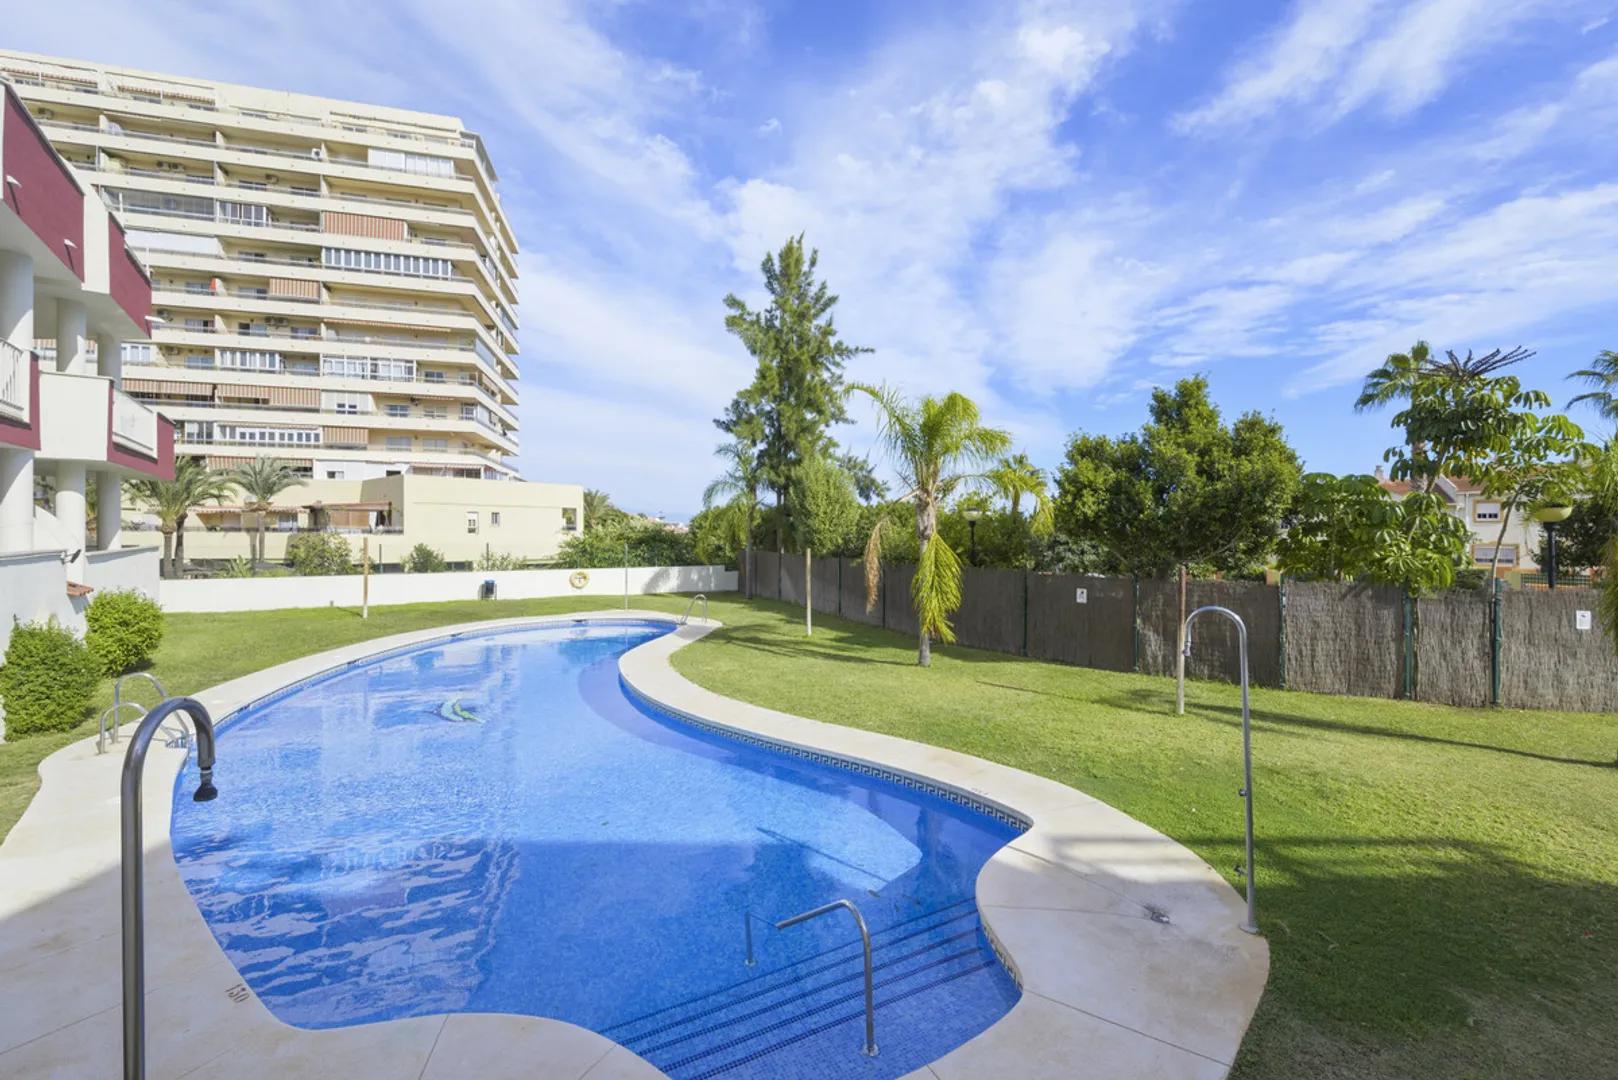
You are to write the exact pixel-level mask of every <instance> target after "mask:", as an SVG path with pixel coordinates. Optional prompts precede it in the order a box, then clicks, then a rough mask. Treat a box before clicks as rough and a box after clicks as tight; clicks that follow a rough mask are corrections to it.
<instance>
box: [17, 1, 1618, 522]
mask: <svg viewBox="0 0 1618 1080" xmlns="http://www.w3.org/2000/svg"><path fill="white" fill-rule="evenodd" d="M377 10H380V9H376V8H373V7H372V6H371V5H362V4H354V3H348V2H344V0H332V2H323V3H320V4H305V3H286V4H280V5H263V4H237V3H220V4H214V5H208V6H207V7H206V8H204V7H203V6H201V5H195V4H191V3H186V2H181V0H146V2H144V3H141V4H134V3H106V4H101V3H58V4H54V5H45V4H30V5H26V6H25V7H23V8H22V9H21V10H20V11H18V12H14V13H12V14H11V15H9V16H8V26H7V30H8V34H7V38H8V44H9V45H12V46H14V47H16V48H22V49H29V50H35V51H40V52H51V53H59V54H63V55H70V56H81V57H86V58H91V59H101V60H108V61H117V62H121V63H127V64H133V65H137V66H143V67H147V68H151V69H153V70H159V71H172V72H175V73H185V74H194V75H199V76H207V77H212V78H219V79H227V80H232V81H237V82H245V83H250V84H255V85H264V86H272V87H276V88H284V89H289V90H300V91H305V92H310V93H318V94H325V95H331V96H338V97H353V98H358V99H364V100H373V101H378V102H383V103H387V104H394V105H401V106H406V107H412V108H420V109H428V110H433V111H440V112H449V113H454V114H456V115H459V116H461V117H462V118H463V119H464V120H465V121H466V123H467V124H468V126H470V127H471V128H473V129H474V130H477V131H479V132H480V133H482V134H483V135H484V137H485V139H486V140H487V141H488V144H489V146H490V149H491V153H492V155H493V158H494V161H495V164H496V167H497V168H498V169H499V171H500V174H501V186H502V193H503V199H504V203H505V206H506V208H507V210H508V212H509V213H510V214H511V215H512V218H513V220H514V223H515V226H516V229H517V233H518V237H519V240H520V242H521V244H522V249H523V250H522V270H523V275H522V280H521V290H522V298H523V304H522V308H521V311H520V316H521V319H522V323H523V328H524V329H523V335H522V344H523V355H522V365H523V378H522V384H521V390H522V395H523V404H522V407H521V419H522V421H523V427H522V431H521V441H522V447H523V452H522V456H521V464H522V466H523V470H524V473H525V475H527V476H529V477H530V478H532V479H547V480H549V479H554V480H576V481H579V482H583V483H585V484H587V485H589V486H592V487H601V488H605V489H607V490H608V491H610V492H611V493H613V495H614V496H615V497H616V498H617V499H618V500H619V501H620V502H621V503H622V504H624V505H627V506H629V507H632V508H634V509H639V510H643V511H648V512H656V511H662V512H665V513H669V514H673V515H685V514H688V513H690V512H691V511H692V510H694V509H695V508H696V507H697V505H698V499H699V493H700V491H701V489H702V487H703V485H704V484H705V482H706V481H707V480H708V479H709V478H710V477H711V475H712V472H713V465H712V461H711V458H710V454H711V451H712V448H713V445H714V443H715V442H716V440H717V437H718V432H716V431H715V430H714V429H713V427H712V425H711V424H710V423H709V420H710V418H711V417H713V416H714V415H716V414H717V413H718V412H719V411H720V410H721V409H722V408H723V406H724V404H725V402H726V401H727V400H728V399H729V398H730V396H731V394H732V393H733V392H734V390H735V389H736V388H737V387H739V386H741V385H742V384H743V383H744V382H746V381H747V379H748V378H749V376H750V372H751V362H750V361H749V359H748V357H747V356H746V355H745V354H744V353H743V351H742V350H741V348H740V347H739V345H738V344H737V343H735V342H734V341H733V340H732V339H730V338H728V337H727V335H726V334H725V333H724V330H723V325H722V308H721V305H720V299H721V297H722V296H723V295H724V294H725V293H726V292H727V291H732V290H734V291H737V292H738V293H741V294H742V295H744V296H748V297H756V295H757V293H758V289H759V286H758V274H757V266H758V262H759V260H760V258H761V257H762V256H763V254H764V252H765V251H766V250H768V249H772V248H774V247H776V246H778V245H779V244H780V242H781V241H782V239H784V238H785V237H786V236H787V235H789V234H792V233H796V232H799V231H804V232H806V233H807V237H808V240H809V242H810V243H811V244H813V245H815V246H817V247H818V248H819V249H820V252H821V265H822V268H823V270H824V272H825V274H826V276H827V277H828V278H829V280H830V281H831V283H832V285H833V287H834V288H835V289H836V290H837V291H838V292H840V293H841V294H842V297H843V303H842V306H841V308H840V309H839V322H840V325H841V327H842V329H843V331H844V336H845V338H846V339H847V340H848V341H850V342H852V343H857V344H861V345H868V346H871V347H873V348H874V349H875V350H876V351H875V352H874V353H873V354H872V355H870V356H865V357H861V358H860V359H859V360H858V361H857V362H856V363H855V365H854V367H853V369H852V370H851V374H853V375H856V376H858V377H859V378H861V379H865V380H871V381H887V382H890V383H895V384H898V385H900V386H902V387H904V388H905V389H907V390H910V391H916V392H921V391H931V392H938V391H942V390H948V389H958V390H962V391H964V392H966V393H969V394H971V395H973V396H975V397H976V398H977V399H978V400H979V401H980V403H981V404H982V405H983V406H984V408H985V411H986V412H987V414H988V416H989V417H990V419H991V420H992V421H994V422H996V423H998V424H1000V425H1002V426H1004V427H1007V428H1009V429H1010V430H1011V432H1012V433H1013V435H1014V436H1015V438H1016V439H1017V441H1018V442H1019V443H1021V444H1022V445H1023V446H1024V447H1025V448H1026V449H1027V450H1028V451H1029V453H1030V454H1031V455H1032V456H1033V457H1034V458H1035V460H1036V461H1038V462H1040V463H1041V464H1043V465H1045V466H1046V467H1053V466H1054V465H1056V464H1057V463H1058V462H1059V460H1060V457H1061V453H1062V447H1063V444H1064V441H1065V439H1066V437H1067V436H1068V435H1069V434H1070V433H1072V432H1074V431H1076V430H1081V429H1082V430H1088V431H1099V432H1105V433H1117V432H1122V431H1126V430H1131V429H1133V428H1135V427H1137V426H1138V425H1139V424H1140V422H1141V420H1142V418H1143V416H1144V407H1145V399H1146V395H1147V394H1148V393H1149V391H1150V388H1151V387H1152V386H1153V385H1158V384H1164V383H1169V382H1172V381H1173V380H1174V379H1176V378H1179V377H1181V376H1183V375H1186V374H1190V373H1194V372H1202V373H1205V374H1207V375H1208V376H1209V378H1210V379H1211V380H1212V385H1213V390H1214V394H1215V397H1216V399H1217V400H1218V401H1219V403H1220V405H1221V406H1222V407H1223V408H1224V409H1225V410H1226V411H1227V412H1228V413H1232V414H1233V413H1236V412H1240V411H1243V410H1247V409H1258V410H1261V411H1264V412H1266V413H1273V414H1274V415H1275V416H1276V417H1278V418H1279V419H1280V420H1281V421H1282V422H1283V423H1284V424H1285V426H1286V428H1287V431H1288V434H1289V436H1290V438H1291V440H1292V442H1293V444H1294V445H1295V446H1296V447H1297V448H1298V450H1299V451H1300V452H1301V453H1302V455H1303V456H1304V458H1305V459H1306V461H1307V463H1308V464H1309V466H1310V467H1313V468H1321V469H1330V470H1333V471H1339V472H1341V471H1368V470H1369V469H1370V468H1371V467H1372V466H1373V465H1375V464H1376V463H1377V461H1378V460H1379V459H1380V454H1381V451H1382V450H1383V449H1384V448H1385V447H1386V446H1387V445H1388V443H1389V442H1390V433H1389V431H1388V428H1387V418H1386V416H1374V415H1373V416H1355V415H1354V414H1353V412H1352V409H1351V407H1350V406H1351V402H1352V399H1353V396H1354V393H1355V389H1356V387H1357V384H1358V380H1359V377H1360V376H1361V375H1362V374H1363V373H1364V372H1365V371H1366V370H1367V369H1369V368H1371V367H1373V366H1375V365H1376V363H1378V362H1379V361H1380V359H1381V357H1382V356H1383V355H1385V354H1386V353H1388V352H1390V351H1396V350H1402V349H1404V348H1405V347H1407V346H1408V345H1410V344H1411V343H1412V342H1413V341H1414V340H1415V339H1416V338H1418V337H1425V338H1427V339H1429V340H1431V341H1432V342H1433V344H1434V345H1435V346H1438V347H1441V348H1443V347H1449V348H1455V349H1458V350H1462V351H1464V350H1465V349H1467V348H1473V349H1476V350H1478V351H1479V352H1482V351H1486V350H1488V349H1490V348H1493V347H1495V346H1497V345H1499V346H1505V347H1510V346H1512V345H1517V344H1523V345H1527V346H1529V347H1531V348H1536V349H1538V350H1539V356H1538V357H1537V358H1536V359H1535V360H1534V361H1532V362H1531V363H1530V364H1528V365H1525V367H1524V369H1523V374H1524V375H1525V377H1526V378H1527V379H1528V380H1529V381H1530V382H1532V383H1535V384H1537V385H1540V386H1543V387H1545V388H1547V389H1549V390H1551V391H1552V393H1553V394H1555V395H1556V396H1557V397H1558V399H1559V401H1562V400H1565V399H1566V397H1567V396H1569V395H1570V394H1571V392H1572V391H1571V388H1570V387H1569V386H1568V385H1567V384H1565V383H1564V382H1563V381H1562V380H1563V376H1564V375H1565V374H1566V373H1567V372H1568V371H1571V370H1573V369H1574V368H1576V367H1580V366H1583V365H1584V364H1586V363H1587V362H1588V361H1589V360H1590V358H1591V357H1592V356H1593V355H1594V353H1596V352H1597V351H1598V350H1600V349H1603V348H1618V17H1615V16H1618V10H1615V4H1614V3H1613V2H1612V0H1601V2H1596V0H1554V2H1535V0H1516V2H1506V0H1496V2H1488V0H1296V2H1293V3H1278V4H1259V3H1225V2H1220V3H1205V4H1200V5H1198V4H1190V3H1170V2H1141V3H1109V2H1106V0H1092V2H1089V3H1082V4H1064V3H1058V2H1046V3H1025V4H1018V3H1013V2H990V3H983V4H971V3H949V4H944V3H922V2H915V0H912V2H904V3H898V2H867V3H830V2H826V0H820V2H815V3H802V4H788V3H770V4H765V3H748V2H743V0H734V2H733V0H697V2H694V3H690V4H676V3H652V2H644V3H636V2H627V0H625V2H597V3H568V2H566V0H550V2H543V3H533V2H519V0H510V2H504V3H500V2H491V3H479V2H471V3H456V4H442V3H433V2H429V0H420V2H406V3H397V4H394V5H391V6H390V10H391V11H393V12H396V13H397V14H395V15H394V16H393V17H392V18H391V20H379V19H378V18H377V16H376V14H375V11H377ZM873 434H874V433H873V430H872V428H871V425H870V423H869V417H868V416H862V419H861V422H859V423H857V424H855V425H853V426H851V427H849V428H846V429H843V430H842V431H841V432H839V437H840V438H841V439H842V441H843V442H844V443H845V444H847V445H849V446H851V447H852V448H854V449H855V450H856V451H864V450H866V449H867V448H869V447H870V446H871V445H872V442H873Z"/></svg>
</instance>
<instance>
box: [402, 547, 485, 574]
mask: <svg viewBox="0 0 1618 1080" xmlns="http://www.w3.org/2000/svg"><path fill="white" fill-rule="evenodd" d="M403 562H404V571H405V573H407V574H438V573H442V572H443V571H445V570H447V569H448V568H449V563H447V562H445V561H444V553H443V552H441V551H439V550H438V549H437V548H434V547H429V546H428V545H426V544H417V545H416V546H415V547H413V548H411V549H410V550H409V551H407V552H406V553H405V557H404V560H403ZM479 569H484V570H490V569H494V568H493V567H479Z"/></svg>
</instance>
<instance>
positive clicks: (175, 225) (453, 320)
mask: <svg viewBox="0 0 1618 1080" xmlns="http://www.w3.org/2000/svg"><path fill="white" fill-rule="evenodd" d="M0 76H3V77H4V78H5V79H6V80H8V81H9V82H10V83H11V85H12V86H13V87H14V89H15V90H16V92H17V94H18V95H19V96H20V97H21V98H22V100H23V101H24V102H25V103H26V104H27V106H28V108H29V109H30V111H32V113H33V114H34V116H35V117H36V118H37V119H38V122H39V124H40V127H41V129H42V130H43V131H44V132H45V134H46V135H47V136H48V137H49V138H50V140H51V141H52V143H53V144H54V145H55V147H56V149H57V150H58V151H59V152H60V153H61V155H62V156H63V157H64V158H66V159H67V160H68V161H70V162H71V163H72V164H73V165H74V167H75V168H76V169H78V171H79V173H80V175H81V176H83V177H84V178H85V179H86V180H88V181H89V182H90V183H91V184H93V185H94V186H95V188H96V189H97V190H98V191H99V192H100V194H101V197H102V199H103V200H104V201H105V202H106V204H107V205H108V206H109V207H111V208H113V209H115V210H117V211H118V213H119V215H120V216H121V217H122V218H123V220H124V221H125V222H126V224H127V225H128V227H129V245H130V247H131V248H132V249H133V250H135V251H136V252H137V253H138V254H139V255H140V257H141V259H142V260H144V262H145V263H146V265H147V266H148V267H149V268H150V270H151V274H152V290H153V291H152V308H153V312H154V314H155V315H156V316H157V318H158V320H160V321H158V322H155V323H154V330H153V333H152V337H153V344H152V345H149V346H142V345H125V346H124V349H123V352H124V357H123V360H124V364H125V369H124V388H125V389H126V390H127V391H128V392H129V393H130V394H131V395H133V396H134V397H136V398H138V399H140V400H142V401H144V402H147V403H149V404H152V405H154V406H156V407H158V408H160V409H161V410H162V412H163V413H164V415H166V416H168V417H170V418H172V419H173V421H174V422H175V426H176V445H175V451H176V452H177V453H181V454H195V455H199V456H203V457H205V458H206V459H207V460H208V461H209V462H210V463H211V464H213V465H216V466H221V467H228V466H231V465H234V464H237V463H239V462H240V461H242V460H244V459H245V458H247V457H250V456H252V455H254V454H265V453H272V454H274V455H276V456H277V457H280V458H283V459H286V460H288V461H289V462H291V463H292V465H293V466H294V468H295V469H296V470H298V471H299V472H301V473H303V474H304V475H307V476H309V477H310V478H312V479H315V480H328V479H329V480H367V479H372V478H376V477H382V476H387V475H391V474H404V475H409V476H423V475H425V476H453V477H478V478H486V479H499V478H510V477H512V476H513V474H514V470H513V466H512V465H511V464H510V463H509V462H508V456H509V455H512V454H515V453H516V450H517V443H516V427H517V421H516V417H515V416H514V415H513V412H512V409H513V406H514V405H515V403H516V400H517V395H516V390H515V387H514V381H515V380H516V378H517V362H516V354H517V321H516V317H515V315H514V311H515V307H516V303H517V292H516V285H515V278H516V274H517V264H516V250H517V245H516V240H515V238H514V237H513V235H512V231H511V227H510V225H509V224H508V223H507V221H506V218H505V215H504V213H503V212H502V210H501V208H500V201H499V196H498V194H497V193H496V190H495V183H496V177H495V172H494V167H493V165H491V164H490V162H489V158H488V156H487V154H486V153H485V152H484V148H483V145H482V143H481V142H480V141H479V139H478V137H477V135H475V134H473V133H471V132H469V131H467V130H466V129H465V128H464V127H463V126H462V124H461V122H460V121H459V120H457V119H456V118H454V117H450V116H439V115H434V114H431V113H418V112H410V111H406V110H403V109H393V108H386V107H382V106H373V105H361V104H356V103H353V102H345V101H334V100H329V99H326V98H318V97H309V96H306V95H302V94H292V93H281V92H274V91H268V90H256V89H251V88H248V87H242V86H234V85H229V84H224V83H214V82H207V81H203V80H198V79H189V78H179V77H175V76H168V75H155V74H150V73H147V72H142V71H136V70H133V69H128V68H121V67H112V66H107V65H101V64H90V63H83V62H79V61H73V60H62V59H54V58H49V57H42V56H35V55H31V54H27V53H17V52H7V51H0ZM135 365H140V366H135Z"/></svg>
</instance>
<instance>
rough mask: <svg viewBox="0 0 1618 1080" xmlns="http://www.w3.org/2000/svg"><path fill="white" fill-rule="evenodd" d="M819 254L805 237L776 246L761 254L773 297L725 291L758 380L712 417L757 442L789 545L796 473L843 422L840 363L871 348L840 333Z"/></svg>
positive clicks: (728, 321)
mask: <svg viewBox="0 0 1618 1080" xmlns="http://www.w3.org/2000/svg"><path fill="white" fill-rule="evenodd" d="M819 261H820V253H819V252H818V251H814V250H811V251H809V252H808V253H807V254H805V252H804V246H803V236H802V235H801V234H800V235H798V236H795V237H792V238H790V239H788V240H787V242H786V243H785V244H784V245H782V247H781V250H780V252H779V253H776V254H769V255H765V256H764V262H763V264H762V267H761V269H762V272H763V275H764V287H765V290H766V292H768V293H769V298H770V300H769V304H768V305H767V306H766V307H764V308H763V309H762V310H757V311H755V310H754V309H752V308H750V307H748V305H747V304H746V303H745V302H744V301H742V300H741V299H739V298H738V297H736V296H735V295H729V296H726V297H725V308H726V309H727V310H728V311H729V314H728V315H726V316H725V329H727V330H729V331H730V332H731V333H732V334H735V335H736V337H737V338H738V339H740V341H741V342H742V344H743V345H744V346H745V347H746V348H747V351H748V353H749V354H750V355H751V356H752V357H753V359H754V360H755V361H757V365H758V366H757V369H756V371H755V372H754V376H753V381H752V383H751V384H749V385H748V386H747V387H746V388H744V389H743V390H742V391H741V392H740V393H739V394H737V395H736V397H735V399H734V400H733V401H732V402H731V403H730V405H729V407H728V408H727V409H726V410H725V414H724V415H723V416H721V417H719V418H718V419H717V420H715V421H714V423H715V424H716V425H717V426H718V427H719V429H720V430H721V431H724V432H725V433H726V434H728V435H731V436H732V437H733V438H739V439H742V440H743V441H745V442H749V443H756V444H757V445H758V447H759V467H760V469H761V471H762V475H763V478H764V483H765V485H766V487H768V488H769V490H770V491H771V492H773V493H774V495H775V505H776V515H775V519H776V520H775V540H776V547H777V549H778V550H784V549H785V546H786V537H787V520H788V518H789V517H790V515H791V510H792V507H791V483H792V474H793V472H794V470H796V469H797V467H798V465H799V464H801V463H802V462H804V461H808V460H809V459H811V458H815V457H819V456H822V455H826V454H830V453H831V451H832V449H833V447H834V445H835V443H834V442H833V440H832V438H831V436H830V434H828V431H829V429H830V427H831V425H833V424H839V423H844V422H846V421H847V419H848V415H847V412H846V409H845V406H844V393H843V366H844V364H845V363H846V362H847V361H848V360H849V359H850V358H851V357H853V356H855V355H857V354H859V353H862V352H869V351H870V350H869V349H864V348H859V347H856V346H853V345H848V344H846V343H844V342H843V340H842V339H841V338H840V337H839V336H838V334H837V327H836V324H835V322H834V320H833V318H832V310H833V309H834V308H835V307H836V306H837V296H836V294H834V293H833V292H832V291H831V290H830V289H829V288H828V287H827V285H826V283H825V282H823V281H818V280H816V277H815V270H816V267H817V266H818V264H819Z"/></svg>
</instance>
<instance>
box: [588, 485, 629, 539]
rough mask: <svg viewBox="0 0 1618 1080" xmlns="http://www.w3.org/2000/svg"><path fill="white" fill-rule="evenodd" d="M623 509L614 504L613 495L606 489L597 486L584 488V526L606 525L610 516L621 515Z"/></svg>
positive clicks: (596, 526) (592, 527)
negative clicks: (599, 488) (597, 488)
mask: <svg viewBox="0 0 1618 1080" xmlns="http://www.w3.org/2000/svg"><path fill="white" fill-rule="evenodd" d="M622 513H623V511H621V510H619V509H618V508H617V507H616V506H614V505H612V497H611V496H610V495H608V494H607V493H606V492H605V491H598V490H596V489H595V488H585V489H584V528H585V531H586V532H588V531H589V530H591V529H594V528H598V527H599V526H602V525H605V524H606V523H607V520H608V519H609V518H612V517H615V516H618V515H621V514H622Z"/></svg>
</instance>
